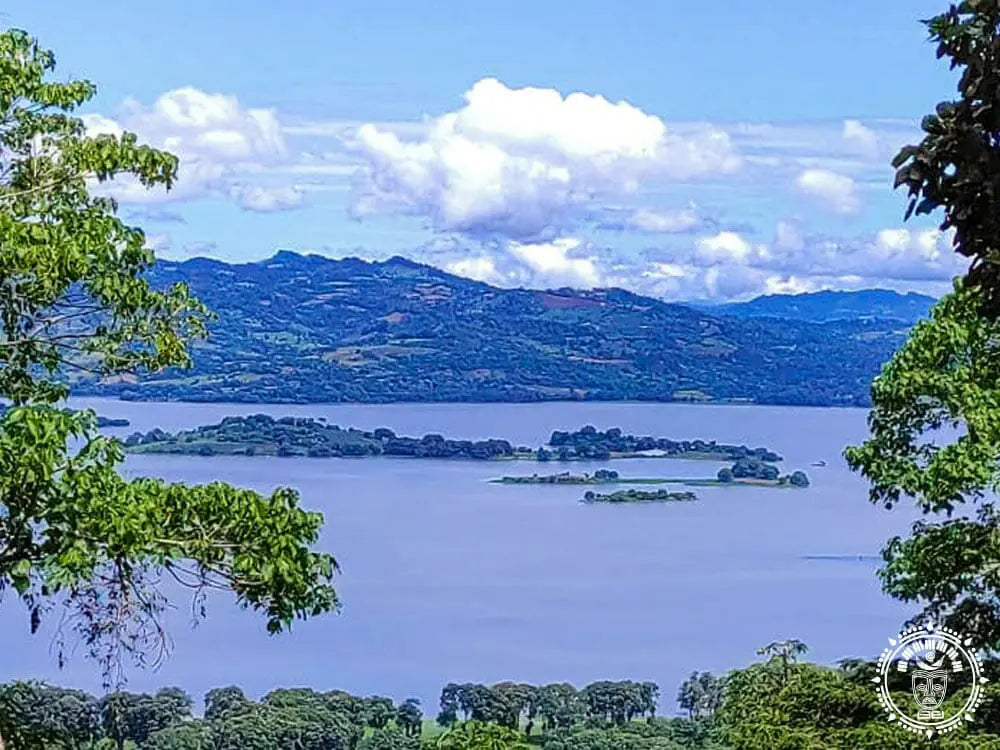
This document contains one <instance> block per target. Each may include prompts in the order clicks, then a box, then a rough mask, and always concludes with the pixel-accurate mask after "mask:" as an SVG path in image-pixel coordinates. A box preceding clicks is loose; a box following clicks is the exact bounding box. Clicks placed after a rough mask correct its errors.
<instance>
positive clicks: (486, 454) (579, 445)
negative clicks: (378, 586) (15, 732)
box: [125, 414, 781, 462]
mask: <svg viewBox="0 0 1000 750" xmlns="http://www.w3.org/2000/svg"><path fill="white" fill-rule="evenodd" d="M125 444H126V446H127V447H128V449H129V450H130V451H132V452H135V453H182V454H189V455H201V456H211V455H217V454H223V455H224V454H229V455H247V456H310V457H314V458H326V457H335V456H358V457H360V456H412V457H418V458H466V459H480V460H487V459H522V460H535V461H550V460H556V461H573V460H582V459H593V460H603V459H610V458H662V457H667V458H704V459H714V460H717V461H740V460H752V461H756V462H773V461H780V460H781V456H779V455H778V454H777V453H774V452H773V451H770V450H768V449H766V448H748V447H746V446H745V445H727V444H722V443H716V442H715V441H709V442H706V441H704V440H681V441H678V440H670V439H667V438H654V437H637V436H635V435H625V434H623V433H622V431H621V430H620V429H618V428H612V429H610V430H607V431H605V432H600V431H599V430H597V429H596V428H595V427H593V426H590V425H588V426H586V427H583V428H582V429H580V430H578V431H576V432H559V431H557V432H554V433H552V437H551V438H550V439H549V443H548V444H547V445H544V446H541V447H538V448H531V447H528V446H516V445H514V444H512V443H510V442H509V441H507V440H502V439H490V440H451V439H448V438H445V437H443V436H441V435H437V434H429V435H424V436H423V437H421V438H414V437H403V436H399V435H396V433H394V432H393V431H392V430H389V429H386V428H379V429H377V430H373V431H372V432H365V431H362V430H356V429H352V428H342V427H339V426H337V425H329V424H326V423H325V422H324V421H322V420H319V419H312V418H305V417H281V418H278V419H276V418H274V417H271V416H267V415H264V414H255V415H252V416H246V417H226V418H225V419H223V420H222V421H221V422H219V423H218V424H213V425H206V426H202V427H197V428H195V429H193V430H185V431H183V432H178V433H176V434H170V433H168V432H164V431H163V430H160V429H154V430H151V431H149V432H147V433H145V434H142V433H139V432H136V433H134V434H132V435H131V436H129V437H128V438H127V439H126V441H125Z"/></svg>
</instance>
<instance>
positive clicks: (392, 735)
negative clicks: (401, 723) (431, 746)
mask: <svg viewBox="0 0 1000 750" xmlns="http://www.w3.org/2000/svg"><path fill="white" fill-rule="evenodd" d="M358 750H420V737H419V736H416V735H414V734H412V733H411V734H408V733H406V732H404V731H403V730H401V729H397V728H396V727H385V728H383V729H376V730H375V731H374V732H372V733H371V734H369V735H368V736H366V737H364V738H362V740H361V742H360V743H359V744H358Z"/></svg>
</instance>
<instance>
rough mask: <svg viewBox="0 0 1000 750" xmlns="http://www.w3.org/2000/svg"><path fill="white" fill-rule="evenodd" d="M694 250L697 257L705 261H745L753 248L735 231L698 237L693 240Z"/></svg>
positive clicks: (748, 258) (749, 256)
mask: <svg viewBox="0 0 1000 750" xmlns="http://www.w3.org/2000/svg"><path fill="white" fill-rule="evenodd" d="M695 250H696V256H697V257H698V259H700V260H702V261H705V262H707V263H718V262H720V261H731V262H733V263H746V262H748V261H749V260H750V258H751V254H752V253H753V251H754V248H753V247H752V246H751V245H750V243H749V242H747V241H746V240H745V239H743V238H742V237H741V236H740V235H739V234H737V233H736V232H719V233H718V234H716V235H714V236H712V237H700V238H699V239H698V240H697V241H696V242H695Z"/></svg>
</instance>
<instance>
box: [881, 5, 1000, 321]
mask: <svg viewBox="0 0 1000 750" xmlns="http://www.w3.org/2000/svg"><path fill="white" fill-rule="evenodd" d="M923 23H924V24H925V25H926V26H927V28H928V31H929V32H930V38H931V40H932V41H934V42H935V43H936V44H937V56H938V57H939V58H942V57H947V58H949V60H950V63H951V68H952V69H953V70H956V69H957V70H959V71H961V76H960V78H959V81H958V94H959V96H958V99H957V100H954V101H947V102H941V103H940V104H938V105H937V107H936V109H935V112H934V113H933V114H929V115H927V116H926V117H924V119H923V121H922V122H921V129H922V130H923V131H924V133H925V134H926V135H925V136H924V138H923V140H921V142H920V143H919V144H916V145H908V146H905V147H904V148H902V149H901V150H900V151H899V153H898V154H897V155H896V157H895V159H894V160H893V163H892V164H893V167H895V168H896V170H897V171H896V181H895V186H896V187H897V188H898V187H901V186H903V187H905V188H906V190H907V193H908V197H909V199H908V205H907V208H906V215H905V216H906V218H907V219H909V218H910V216H912V215H917V216H919V215H921V214H929V213H932V212H933V211H935V210H937V209H942V210H943V213H944V218H943V220H942V222H941V225H940V226H941V229H942V230H943V231H947V230H953V231H954V238H953V244H954V247H955V250H956V251H957V252H958V253H960V254H961V255H963V256H965V257H967V258H970V259H971V261H972V262H971V267H970V270H969V273H968V274H967V276H966V277H965V279H964V284H963V286H964V287H965V288H967V289H970V290H973V291H974V292H975V293H976V296H977V298H978V301H981V302H984V303H985V304H984V305H978V304H977V306H976V307H977V310H979V311H981V312H985V313H986V317H988V318H991V319H993V318H996V316H997V313H998V312H1000V254H998V253H1000V244H998V239H1000V215H998V214H997V211H996V206H997V205H998V202H1000V141H998V140H997V138H996V134H997V132H998V131H1000V33H998V32H1000V5H998V4H997V3H996V2H995V0H963V2H959V3H953V4H952V5H950V6H949V9H948V10H947V11H946V12H944V13H942V14H940V15H937V16H935V17H934V18H931V19H929V20H927V21H924V22H923Z"/></svg>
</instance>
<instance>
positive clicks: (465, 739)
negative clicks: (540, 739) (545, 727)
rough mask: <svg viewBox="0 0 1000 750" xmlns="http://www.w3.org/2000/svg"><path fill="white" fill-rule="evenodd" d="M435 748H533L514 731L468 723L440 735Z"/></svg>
mask: <svg viewBox="0 0 1000 750" xmlns="http://www.w3.org/2000/svg"><path fill="white" fill-rule="evenodd" d="M433 747H435V748H437V750H529V748H530V747H531V746H530V745H528V744H527V743H526V742H525V741H524V738H523V736H522V735H521V733H520V732H516V731H514V730H513V729H509V728H507V727H502V726H500V725H498V724H487V723H484V722H481V721H466V722H463V723H462V724H459V725H458V726H456V727H453V728H452V729H449V730H448V731H446V732H444V733H443V734H441V735H439V736H438V738H437V740H436V741H435V743H434V744H433Z"/></svg>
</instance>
